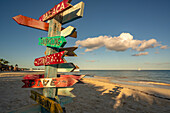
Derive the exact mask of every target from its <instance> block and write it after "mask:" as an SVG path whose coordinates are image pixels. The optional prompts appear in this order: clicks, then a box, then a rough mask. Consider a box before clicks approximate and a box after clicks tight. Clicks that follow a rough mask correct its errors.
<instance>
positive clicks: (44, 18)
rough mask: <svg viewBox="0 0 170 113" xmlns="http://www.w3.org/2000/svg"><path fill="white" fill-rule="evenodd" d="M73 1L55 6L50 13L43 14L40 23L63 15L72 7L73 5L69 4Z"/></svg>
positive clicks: (66, 1)
mask: <svg viewBox="0 0 170 113" xmlns="http://www.w3.org/2000/svg"><path fill="white" fill-rule="evenodd" d="M70 2H71V0H63V1H62V2H60V3H59V4H58V5H55V6H54V7H53V8H52V9H50V10H49V11H48V12H46V13H45V14H43V15H42V16H41V17H40V18H39V20H40V21H47V20H49V19H51V18H53V17H54V16H55V15H57V14H59V13H61V12H62V11H64V10H66V9H67V8H69V7H71V6H72V5H71V4H69V3H70Z"/></svg>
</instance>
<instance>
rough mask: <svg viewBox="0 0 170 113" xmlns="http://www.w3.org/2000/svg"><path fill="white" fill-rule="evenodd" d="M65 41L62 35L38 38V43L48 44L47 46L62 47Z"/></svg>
mask: <svg viewBox="0 0 170 113" xmlns="http://www.w3.org/2000/svg"><path fill="white" fill-rule="evenodd" d="M66 43H67V41H66V39H65V38H64V36H54V37H41V38H39V43H38V44H39V45H43V46H48V47H57V48H60V47H64V45H65V44H66Z"/></svg>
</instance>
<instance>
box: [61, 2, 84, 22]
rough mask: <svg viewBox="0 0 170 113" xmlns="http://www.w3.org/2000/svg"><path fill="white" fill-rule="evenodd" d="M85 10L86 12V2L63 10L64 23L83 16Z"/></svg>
mask: <svg viewBox="0 0 170 113" xmlns="http://www.w3.org/2000/svg"><path fill="white" fill-rule="evenodd" d="M83 12H84V2H80V3H78V4H76V5H74V6H73V7H71V8H69V9H67V10H65V11H64V12H63V20H62V24H66V23H68V22H71V21H73V20H76V19H78V18H81V17H83Z"/></svg>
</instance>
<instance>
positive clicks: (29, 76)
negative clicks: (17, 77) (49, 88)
mask: <svg viewBox="0 0 170 113" xmlns="http://www.w3.org/2000/svg"><path fill="white" fill-rule="evenodd" d="M40 78H44V75H43V74H39V75H25V76H24V77H23V79H24V80H34V79H40Z"/></svg>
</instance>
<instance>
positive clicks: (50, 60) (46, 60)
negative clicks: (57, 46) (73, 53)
mask: <svg viewBox="0 0 170 113" xmlns="http://www.w3.org/2000/svg"><path fill="white" fill-rule="evenodd" d="M66 53H67V52H66V51H62V52H59V53H55V54H52V55H47V56H45V57H40V58H36V59H35V60H34V65H35V66H42V65H53V64H61V63H64V62H65V61H64V60H63V57H64V55H65V54H66Z"/></svg>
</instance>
